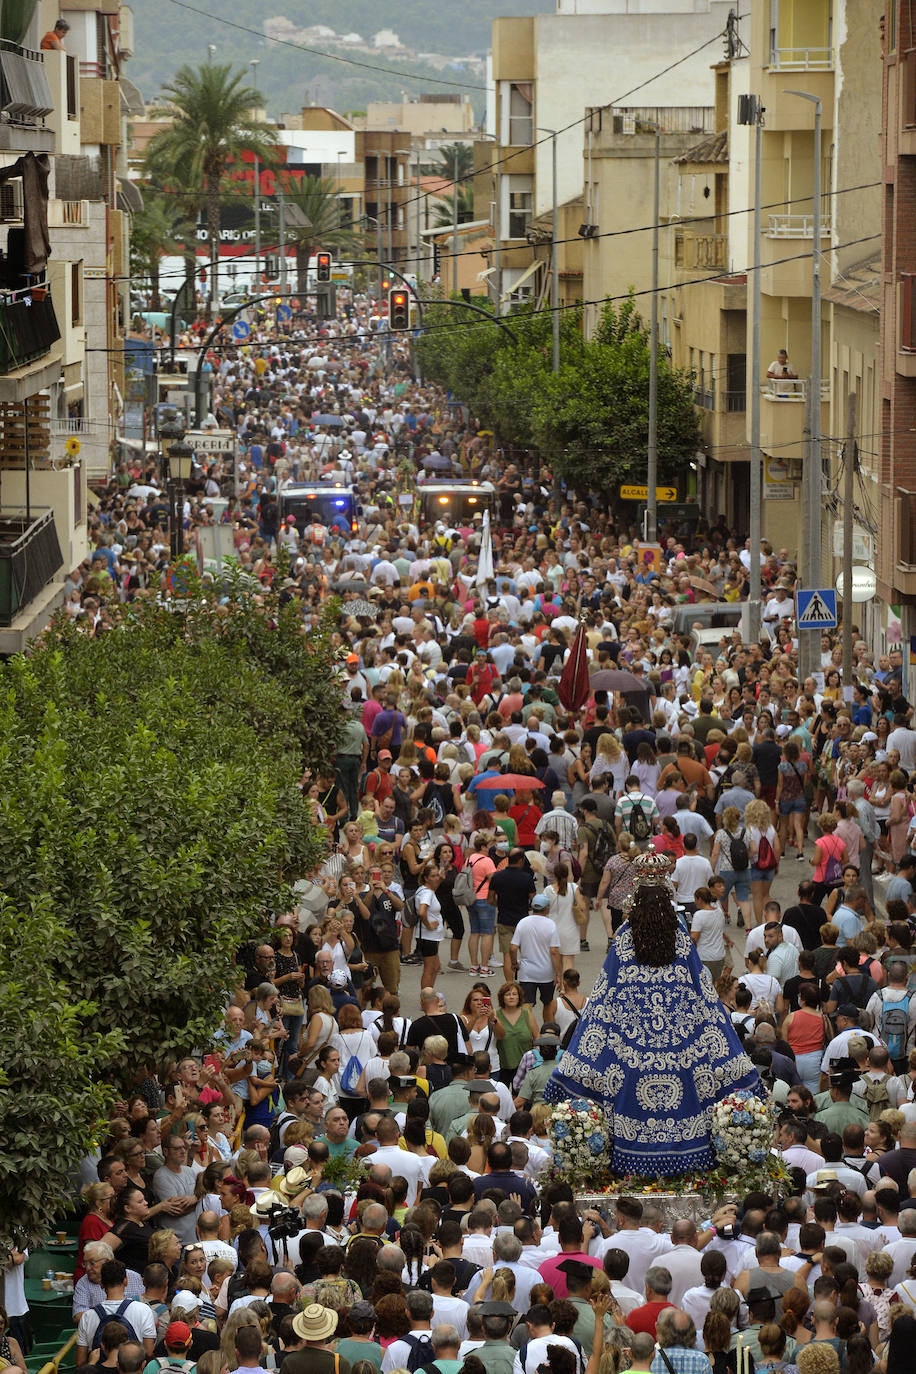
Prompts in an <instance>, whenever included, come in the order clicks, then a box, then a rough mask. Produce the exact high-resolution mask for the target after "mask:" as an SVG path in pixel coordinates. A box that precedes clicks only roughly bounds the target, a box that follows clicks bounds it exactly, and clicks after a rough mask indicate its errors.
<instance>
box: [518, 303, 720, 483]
mask: <svg viewBox="0 0 916 1374" xmlns="http://www.w3.org/2000/svg"><path fill="white" fill-rule="evenodd" d="M649 360H650V353H649V334H648V330H647V328H646V326H645V324H644V322H643V321H642V319H641V318H640V316H639V313H638V311H637V309H636V306H635V303H634V302H633V301H632V299H631V300H629V301H626V302H624V304H623V305H622V306H621V307H620V309H619V310H618V309H615V308H614V306H613V305H612V304H611V303H608V304H607V305H605V307H604V309H603V311H602V315H601V320H600V322H599V324H598V327H597V328H596V330H595V335H594V338H593V339H592V340H591V342H590V343H588V344H587V345H586V346H585V347H584V348H583V349H582V351H581V354H580V356H579V358H578V359H576V360H575V361H574V362H572V363H571V362H570V361H568V360H564V363H563V366H562V367H561V369H560V372H559V373H558V374H557V375H556V376H553V375H552V374H549V373H548V374H547V375H546V376H545V377H544V378H543V379H542V383H541V387H540V395H539V398H538V401H537V404H536V406H535V414H534V418H533V422H532V437H533V440H534V442H535V443H536V444H537V445H538V447H539V448H540V449H541V451H542V453H544V454H545V456H547V457H548V458H550V459H551V461H552V462H553V463H554V465H555V466H556V468H557V469H558V471H559V472H560V473H561V474H562V475H563V476H564V477H565V478H566V479H567V480H568V481H569V482H570V483H571V484H572V485H573V486H577V487H581V488H588V489H591V490H594V491H601V492H610V491H611V490H612V489H613V487H614V486H615V485H616V484H617V483H619V482H620V481H621V480H624V479H626V478H628V477H634V476H640V477H642V476H644V474H645V465H646V453H647V449H648V440H649ZM699 438H700V429H699V420H698V417H697V412H696V407H695V406H694V403H693V394H692V388H691V386H690V384H689V381H688V379H687V378H686V377H684V376H683V375H682V374H681V373H678V372H675V371H674V369H673V368H672V367H671V365H670V363H669V362H668V359H667V357H666V356H665V354H664V352H663V351H661V350H660V351H659V358H658V454H659V462H658V470H659V471H658V475H659V480H661V481H664V480H666V479H668V480H672V481H675V480H677V479H678V478H679V477H680V476H681V475H682V474H683V472H684V469H685V467H686V465H687V463H688V462H689V460H690V459H691V458H692V457H693V455H694V453H695V452H696V448H697V444H698V442H699Z"/></svg>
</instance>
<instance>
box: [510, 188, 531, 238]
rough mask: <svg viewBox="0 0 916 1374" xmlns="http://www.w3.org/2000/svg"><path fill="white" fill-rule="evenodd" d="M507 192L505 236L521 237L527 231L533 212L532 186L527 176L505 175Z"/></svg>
mask: <svg viewBox="0 0 916 1374" xmlns="http://www.w3.org/2000/svg"><path fill="white" fill-rule="evenodd" d="M506 181H507V183H508V194H509V217H508V226H507V232H506V237H507V238H510V239H523V238H524V237H525V236H526V234H527V233H528V226H529V224H530V223H531V216H532V214H533V213H534V187H533V185H532V178H531V177H529V176H515V177H512V176H510V177H506Z"/></svg>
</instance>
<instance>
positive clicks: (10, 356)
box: [0, 286, 60, 375]
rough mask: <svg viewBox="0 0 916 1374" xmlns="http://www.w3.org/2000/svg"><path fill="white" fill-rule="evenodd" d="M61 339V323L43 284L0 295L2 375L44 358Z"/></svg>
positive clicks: (0, 360) (0, 358) (0, 368)
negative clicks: (26, 289) (29, 289)
mask: <svg viewBox="0 0 916 1374" xmlns="http://www.w3.org/2000/svg"><path fill="white" fill-rule="evenodd" d="M59 338H60V325H59V324H58V323H57V316H56V315H55V313H54V304H53V302H52V300H51V296H50V293H49V292H48V290H47V288H46V287H44V286H41V287H38V288H37V289H33V290H31V291H19V292H15V293H13V292H11V293H10V294H9V295H8V296H3V297H0V375H3V374H6V373H9V372H14V371H15V370H16V368H18V367H25V366H27V365H28V364H29V363H31V362H34V361H35V360H36V359H37V358H40V357H42V356H43V355H44V354H45V353H47V352H49V351H50V349H51V348H52V347H53V346H54V344H56V343H57V341H58V339H59Z"/></svg>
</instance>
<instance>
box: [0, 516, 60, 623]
mask: <svg viewBox="0 0 916 1374" xmlns="http://www.w3.org/2000/svg"><path fill="white" fill-rule="evenodd" d="M63 566H64V560H63V555H62V554H61V551H60V543H59V542H58V538H57V528H56V526H55V524H54V516H53V514H52V512H51V511H50V510H41V511H32V512H31V513H30V514H26V512H25V510H24V509H22V508H21V507H20V508H16V509H13V510H0V625H3V626H8V625H12V623H13V621H14V620H15V619H16V616H17V615H19V613H20V611H23V610H24V609H25V607H26V606H28V604H29V602H30V601H33V600H34V599H35V597H36V596H37V595H38V593H39V592H40V591H41V589H42V588H43V587H46V586H47V585H48V583H49V582H50V581H51V578H52V577H53V576H54V574H55V573H56V572H59V571H60V569H61V568H62V567H63Z"/></svg>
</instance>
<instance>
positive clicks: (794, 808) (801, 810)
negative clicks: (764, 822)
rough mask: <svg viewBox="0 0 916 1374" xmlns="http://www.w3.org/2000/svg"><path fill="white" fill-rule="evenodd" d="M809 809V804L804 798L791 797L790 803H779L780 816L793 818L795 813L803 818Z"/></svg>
mask: <svg viewBox="0 0 916 1374" xmlns="http://www.w3.org/2000/svg"><path fill="white" fill-rule="evenodd" d="M807 809H808V803H807V802H806V801H805V799H804V797H791V798H790V799H789V800H788V801H782V800H781V799H780V802H779V814H780V816H791V815H792V814H793V812H794V813H795V814H797V815H800V816H803V815H804V814H805V812H806V811H807Z"/></svg>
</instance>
